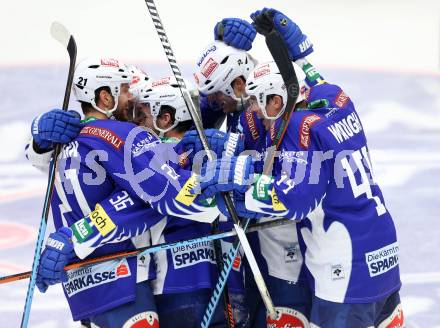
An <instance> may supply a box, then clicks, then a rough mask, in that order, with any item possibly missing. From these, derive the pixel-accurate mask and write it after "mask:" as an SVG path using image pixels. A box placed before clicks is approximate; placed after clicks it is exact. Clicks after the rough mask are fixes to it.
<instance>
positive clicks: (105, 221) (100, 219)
mask: <svg viewBox="0 0 440 328" xmlns="http://www.w3.org/2000/svg"><path fill="white" fill-rule="evenodd" d="M89 217H90V220H91V221H92V222H93V224H94V225H95V227H96V229H98V231H99V233H100V234H101V235H102V236H106V235H108V234H109V233H110V232H111V231H113V230H114V229H115V228H116V225H115V224H114V222H113V221H112V220H111V219H110V217H109V216H108V214H107V212H106V211H105V210H104V209H103V208H102V206H101V205H99V204H96V207H95V210H94V211H93V212H92V213H90V216H89Z"/></svg>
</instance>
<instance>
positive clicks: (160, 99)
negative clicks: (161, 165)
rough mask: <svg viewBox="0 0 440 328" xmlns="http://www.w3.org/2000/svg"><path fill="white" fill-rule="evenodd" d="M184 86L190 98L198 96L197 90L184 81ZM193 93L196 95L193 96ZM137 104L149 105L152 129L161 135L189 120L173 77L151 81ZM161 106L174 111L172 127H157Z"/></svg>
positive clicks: (189, 116)
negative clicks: (168, 107)
mask: <svg viewBox="0 0 440 328" xmlns="http://www.w3.org/2000/svg"><path fill="white" fill-rule="evenodd" d="M185 85H186V87H187V90H188V91H189V92H190V94H191V96H192V97H195V96H198V92H197V89H195V88H194V86H193V85H192V84H191V83H189V82H188V81H187V80H186V79H185ZM195 92H196V93H197V94H195ZM193 99H194V98H193ZM195 101H198V99H196V100H195ZM138 102H140V103H148V104H149V105H150V110H151V114H152V115H153V124H154V127H155V129H157V130H158V131H160V132H162V133H165V132H168V131H170V130H172V129H174V128H175V127H176V126H177V125H178V124H179V123H180V122H185V121H189V120H191V115H190V113H189V110H188V108H187V106H186V103H185V100H184V99H183V97H182V94H181V92H180V89H179V84H178V83H177V80H176V78H175V77H174V76H167V77H163V78H161V79H157V80H154V81H151V84H150V88H148V89H145V90H143V91H142V93H141V95H140V97H139V99H138ZM162 106H170V107H172V108H174V109H175V110H176V112H175V114H174V123H173V125H172V126H170V127H168V128H166V129H161V128H159V127H158V126H157V117H158V116H159V114H160V110H161V108H162Z"/></svg>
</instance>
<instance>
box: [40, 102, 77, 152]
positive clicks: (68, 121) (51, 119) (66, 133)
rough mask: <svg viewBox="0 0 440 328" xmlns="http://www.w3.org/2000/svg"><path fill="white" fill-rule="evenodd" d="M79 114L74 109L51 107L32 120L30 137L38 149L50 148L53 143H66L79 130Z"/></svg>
mask: <svg viewBox="0 0 440 328" xmlns="http://www.w3.org/2000/svg"><path fill="white" fill-rule="evenodd" d="M80 129H81V127H80V116H79V114H78V113H77V112H75V111H63V110H61V109H53V110H51V111H50V112H47V113H44V114H42V115H40V116H38V117H36V118H35V119H34V120H33V121H32V129H31V132H32V137H33V139H34V141H35V143H36V145H37V146H38V147H39V148H40V149H50V148H52V147H53V144H54V143H68V142H70V141H72V139H74V138H75V137H76V136H77V135H78V133H79V131H80Z"/></svg>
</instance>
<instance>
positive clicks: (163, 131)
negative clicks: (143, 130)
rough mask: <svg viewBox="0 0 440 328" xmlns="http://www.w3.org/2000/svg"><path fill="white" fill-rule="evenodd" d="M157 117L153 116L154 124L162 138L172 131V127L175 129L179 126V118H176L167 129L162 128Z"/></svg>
mask: <svg viewBox="0 0 440 328" xmlns="http://www.w3.org/2000/svg"><path fill="white" fill-rule="evenodd" d="M156 119H157V117H156V116H155V117H153V125H154V128H155V129H156V130H157V131H159V136H160V137H161V138H163V137H164V135H165V133H167V132H168V131H171V130H172V129H174V128H175V127H176V126H177V124H179V122H178V121H177V120H175V121H174V124H173V125H171V126H169V127H167V128H166V129H162V128H160V127H158V126H157V122H156Z"/></svg>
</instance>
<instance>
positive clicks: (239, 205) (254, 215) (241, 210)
mask: <svg viewBox="0 0 440 328" xmlns="http://www.w3.org/2000/svg"><path fill="white" fill-rule="evenodd" d="M232 194H233V196H232V202H233V203H234V207H235V210H236V212H237V215H238V216H239V217H240V218H248V219H256V220H258V219H261V218H262V217H264V214H263V213H258V212H254V211H251V210H248V209H247V208H246V205H245V196H244V194H241V193H238V192H233V193H232ZM215 198H216V202H217V207H218V209H219V211H220V212H222V214H223V215H224V216H226V217H228V218H230V217H231V214H230V213H229V211H228V209H227V207H226V204H225V201H224V200H223V197H222V196H221V195H216V197H215Z"/></svg>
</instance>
